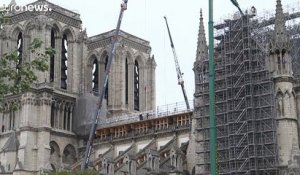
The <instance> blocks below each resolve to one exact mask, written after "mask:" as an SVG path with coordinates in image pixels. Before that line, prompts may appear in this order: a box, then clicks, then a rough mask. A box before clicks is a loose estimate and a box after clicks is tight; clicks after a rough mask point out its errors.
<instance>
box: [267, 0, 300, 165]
mask: <svg viewBox="0 0 300 175" xmlns="http://www.w3.org/2000/svg"><path fill="white" fill-rule="evenodd" d="M268 52H269V53H268V58H267V65H268V69H269V71H270V73H271V76H272V78H273V80H274V87H275V88H274V89H275V102H276V103H275V106H276V120H277V145H278V159H279V161H278V163H279V166H280V169H281V170H283V171H288V165H289V162H291V159H293V156H294V155H293V152H295V151H294V150H293V145H296V146H294V147H297V148H298V149H299V142H298V123H297V120H298V119H297V112H296V100H295V92H294V84H293V82H294V77H293V71H292V63H291V61H292V57H291V54H290V53H291V43H290V39H289V37H288V33H287V30H286V26H285V16H284V14H283V10H282V4H281V1H280V0H277V5H276V15H275V28H274V33H273V38H272V40H271V43H270V44H269V47H268ZM296 152H297V150H296Z"/></svg>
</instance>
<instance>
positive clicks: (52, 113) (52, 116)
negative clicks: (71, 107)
mask: <svg viewBox="0 0 300 175" xmlns="http://www.w3.org/2000/svg"><path fill="white" fill-rule="evenodd" d="M50 124H51V127H52V128H54V127H55V104H54V103H52V105H51V119H50Z"/></svg>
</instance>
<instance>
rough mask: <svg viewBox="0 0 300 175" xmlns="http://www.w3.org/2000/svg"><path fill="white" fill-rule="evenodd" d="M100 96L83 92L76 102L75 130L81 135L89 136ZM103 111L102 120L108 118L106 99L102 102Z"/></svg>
mask: <svg viewBox="0 0 300 175" xmlns="http://www.w3.org/2000/svg"><path fill="white" fill-rule="evenodd" d="M98 100H99V99H98V97H96V96H94V95H93V94H90V93H86V94H83V95H82V96H81V97H79V99H78V100H77V103H76V108H75V114H74V120H73V121H74V123H73V126H74V127H73V131H74V132H75V133H76V134H77V135H79V136H83V137H85V136H88V135H89V133H90V129H91V124H92V123H93V118H94V115H96V112H97V107H98V105H97V104H98ZM102 104H103V105H102V112H101V115H100V120H101V119H102V120H103V119H104V118H106V111H107V110H106V101H105V100H104V101H103V103H102Z"/></svg>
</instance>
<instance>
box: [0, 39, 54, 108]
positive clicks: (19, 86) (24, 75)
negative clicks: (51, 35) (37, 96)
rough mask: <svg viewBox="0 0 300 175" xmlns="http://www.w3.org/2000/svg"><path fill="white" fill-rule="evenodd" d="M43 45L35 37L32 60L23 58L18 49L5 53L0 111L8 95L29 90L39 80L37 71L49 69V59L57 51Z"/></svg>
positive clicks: (0, 72) (0, 78)
mask: <svg viewBox="0 0 300 175" xmlns="http://www.w3.org/2000/svg"><path fill="white" fill-rule="evenodd" d="M42 45H43V42H42V41H40V40H39V39H34V40H33V42H32V43H31V44H30V46H29V48H28V49H29V52H30V53H31V54H32V55H34V58H33V59H32V61H29V60H28V59H26V58H21V57H20V56H19V53H18V51H13V52H11V53H9V54H4V55H3V57H2V58H1V59H0V111H1V110H3V98H4V97H5V96H6V95H9V94H18V93H21V92H24V91H26V90H28V89H29V88H30V87H31V85H32V84H33V83H34V82H36V80H37V75H36V73H37V72H38V71H41V72H45V71H47V70H48V67H49V66H48V59H49V57H50V56H51V55H53V54H55V51H54V49H52V48H47V49H45V50H44V49H41V48H42ZM42 50H43V51H42Z"/></svg>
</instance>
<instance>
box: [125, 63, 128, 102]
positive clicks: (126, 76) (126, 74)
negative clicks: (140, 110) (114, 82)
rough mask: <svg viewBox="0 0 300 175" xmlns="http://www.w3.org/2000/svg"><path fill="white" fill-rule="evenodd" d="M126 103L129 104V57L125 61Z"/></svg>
mask: <svg viewBox="0 0 300 175" xmlns="http://www.w3.org/2000/svg"><path fill="white" fill-rule="evenodd" d="M125 103H126V104H128V59H127V58H126V61H125Z"/></svg>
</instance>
